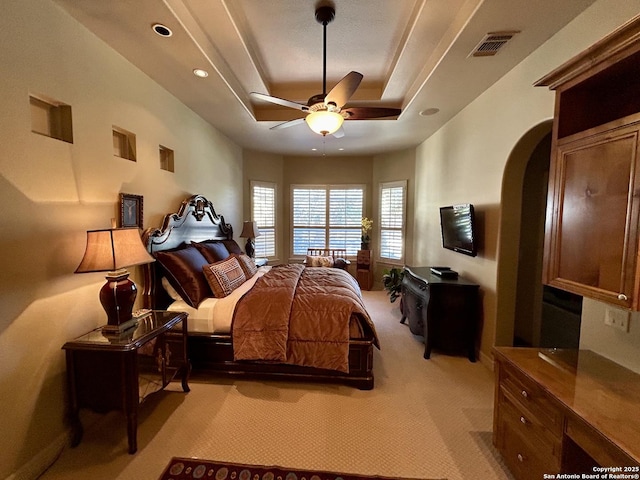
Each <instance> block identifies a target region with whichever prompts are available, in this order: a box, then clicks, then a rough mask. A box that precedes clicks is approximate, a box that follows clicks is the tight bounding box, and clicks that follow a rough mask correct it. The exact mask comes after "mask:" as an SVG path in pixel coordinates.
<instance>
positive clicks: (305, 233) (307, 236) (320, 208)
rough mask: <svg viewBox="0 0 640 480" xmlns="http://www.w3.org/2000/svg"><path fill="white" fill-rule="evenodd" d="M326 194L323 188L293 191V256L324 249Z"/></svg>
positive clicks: (295, 189)
mask: <svg viewBox="0 0 640 480" xmlns="http://www.w3.org/2000/svg"><path fill="white" fill-rule="evenodd" d="M326 205H327V194H326V191H325V189H324V188H294V189H293V254H294V255H306V254H307V248H324V246H325V227H326V225H327V218H326V210H327V208H326Z"/></svg>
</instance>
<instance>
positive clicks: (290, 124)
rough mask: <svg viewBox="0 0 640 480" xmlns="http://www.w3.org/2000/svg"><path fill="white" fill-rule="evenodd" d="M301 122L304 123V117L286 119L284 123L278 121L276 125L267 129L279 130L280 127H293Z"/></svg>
mask: <svg viewBox="0 0 640 480" xmlns="http://www.w3.org/2000/svg"><path fill="white" fill-rule="evenodd" d="M301 123H304V118H296V119H293V120H288V121H286V122H284V123H279V124H278V125H275V126H273V127H271V128H270V129H269V130H280V129H281V128H289V127H293V126H294V125H299V124H301Z"/></svg>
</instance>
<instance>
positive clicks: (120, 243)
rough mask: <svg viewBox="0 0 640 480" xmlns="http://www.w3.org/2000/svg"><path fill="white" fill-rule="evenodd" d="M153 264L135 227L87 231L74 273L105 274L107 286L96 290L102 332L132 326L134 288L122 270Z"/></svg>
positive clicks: (135, 289) (134, 285)
mask: <svg viewBox="0 0 640 480" xmlns="http://www.w3.org/2000/svg"><path fill="white" fill-rule="evenodd" d="M153 261H155V259H154V258H153V257H152V256H151V255H149V252H147V250H146V249H145V248H144V245H143V244H142V240H141V238H140V233H139V232H138V228H137V227H134V228H108V229H104V230H89V231H87V246H86V249H85V252H84V257H83V258H82V261H81V262H80V265H78V268H77V269H76V271H75V273H89V272H108V273H107V275H106V279H107V283H105V284H104V286H103V287H102V289H101V290H100V303H102V308H104V311H105V312H106V313H107V325H105V326H104V327H103V329H102V330H103V332H106V333H120V332H122V331H124V330H126V329H127V328H130V327H132V326H133V325H135V323H136V322H135V320H133V319H132V318H131V312H132V310H133V304H134V302H135V300H136V295H137V288H136V284H135V283H134V282H132V281H131V280H130V279H129V272H128V271H127V270H126V269H125V267H133V266H135V265H142V264H145V263H151V262H153Z"/></svg>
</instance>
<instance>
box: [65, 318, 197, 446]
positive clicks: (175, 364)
mask: <svg viewBox="0 0 640 480" xmlns="http://www.w3.org/2000/svg"><path fill="white" fill-rule="evenodd" d="M62 348H63V349H64V350H65V351H66V359H67V379H68V387H69V400H70V408H69V409H70V412H69V414H70V420H71V422H72V425H73V429H74V432H73V439H72V446H76V445H78V444H79V443H80V440H81V439H82V433H83V430H82V424H81V422H80V417H79V411H80V408H83V407H86V408H91V409H92V410H94V411H96V412H107V411H110V410H121V411H123V412H124V414H125V416H126V419H127V436H128V441H129V453H135V452H136V450H137V448H138V447H137V429H138V405H139V404H140V402H142V401H143V400H144V399H145V398H146V397H147V396H148V395H150V394H151V393H154V392H157V391H160V390H162V389H163V388H164V387H166V386H167V385H168V384H169V382H171V381H172V380H173V379H174V377H176V376H177V375H178V374H181V376H182V389H183V391H185V392H188V391H189V373H190V364H189V360H188V357H187V314H186V313H184V312H166V311H160V310H154V311H152V312H150V313H149V315H147V316H145V317H142V318H141V319H140V320H139V321H138V325H137V326H136V327H132V328H131V329H129V330H127V331H125V332H123V333H121V334H120V335H111V334H103V332H102V327H99V328H96V329H95V330H92V331H91V332H89V333H86V334H85V335H82V336H80V337H78V338H76V339H75V340H72V341H70V342H67V343H65V344H64V345H63V347H62Z"/></svg>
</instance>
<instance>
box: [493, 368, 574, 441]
mask: <svg viewBox="0 0 640 480" xmlns="http://www.w3.org/2000/svg"><path fill="white" fill-rule="evenodd" d="M500 389H501V390H502V391H503V392H504V394H505V395H506V396H508V397H509V398H510V399H511V400H512V401H513V402H514V404H515V405H517V406H519V407H521V410H524V411H527V412H528V413H529V416H531V417H532V418H531V420H535V421H537V422H538V423H540V424H542V425H544V426H545V427H546V428H548V429H549V430H550V431H551V432H552V433H553V434H554V435H555V436H558V437H559V436H561V435H562V418H563V417H562V410H561V409H560V407H559V406H558V405H557V404H556V403H555V402H554V401H553V400H551V399H550V398H549V397H548V396H547V394H546V393H545V392H544V390H542V389H541V388H540V387H539V386H538V385H537V384H536V383H534V382H533V381H531V380H530V379H529V378H527V377H526V376H525V375H524V374H523V373H521V372H520V371H518V370H517V369H515V368H514V367H512V366H511V365H507V364H501V365H500Z"/></svg>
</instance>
